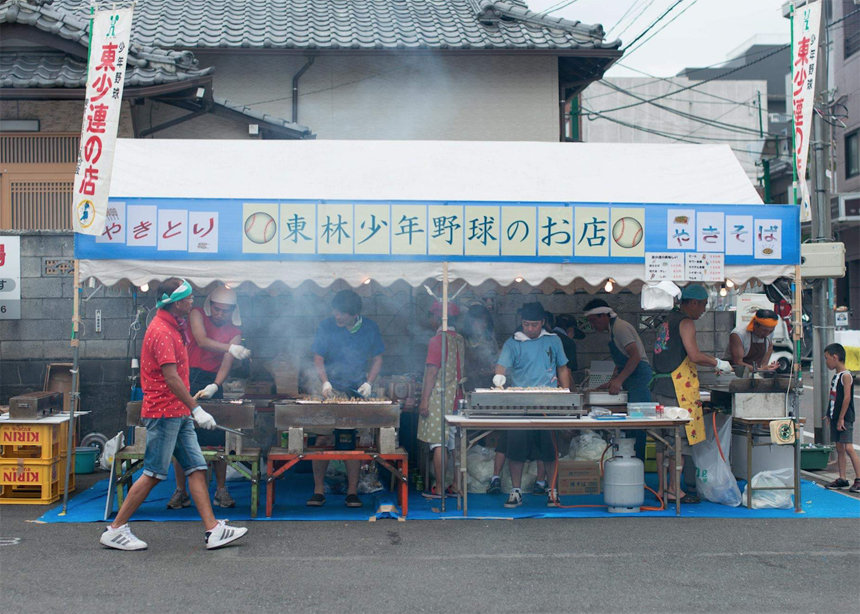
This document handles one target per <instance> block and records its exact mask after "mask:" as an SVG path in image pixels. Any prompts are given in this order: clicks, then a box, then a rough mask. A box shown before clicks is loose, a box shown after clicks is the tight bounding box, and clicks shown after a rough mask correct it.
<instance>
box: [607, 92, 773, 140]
mask: <svg viewBox="0 0 860 614" xmlns="http://www.w3.org/2000/svg"><path fill="white" fill-rule="evenodd" d="M604 84H605V85H606V86H607V87H610V88H613V89H616V90H617V91H619V92H621V93H623V94H626V95H628V96H630V97H632V98H636V99H637V100H643V101H645V102H649V103H651V104H652V105H653V106H655V107H657V108H658V109H663V110H664V111H667V112H669V113H672V114H674V115H678V116H680V117H684V118H685V119H690V120H693V121H699V122H702V123H706V124H710V125H711V126H713V127H715V128H720V129H723V130H727V131H729V132H740V133H754V134H759V132H760V131H759V130H758V129H757V128H747V127H746V126H738V125H736V124H729V123H726V122H721V121H717V120H714V119H711V118H707V117H702V116H700V115H694V114H693V113H688V112H686V111H681V110H679V109H673V108H672V107H667V106H665V105H662V104H657V103H655V102H653V100H657V99H660V98H664V96H662V97H661V96H658V97H657V98H653V99H651V100H646V99H644V98H642V97H640V96H638V95H636V94H633V93H632V92H628V91H627V90H625V89H624V88H621V87H618V86H617V85H615V84H614V83H610V82H608V81H607V82H604ZM633 106H638V105H636V104H634V105H628V106H627V108H630V107H633ZM756 108H757V107H756ZM610 110H612V111H614V110H618V108H616V109H610ZM607 112H608V111H607V110H605V109H601V110H600V113H601V114H605V113H607ZM765 134H766V135H767V136H773V137H780V136H783V135H779V134H775V133H771V132H767V133H765Z"/></svg>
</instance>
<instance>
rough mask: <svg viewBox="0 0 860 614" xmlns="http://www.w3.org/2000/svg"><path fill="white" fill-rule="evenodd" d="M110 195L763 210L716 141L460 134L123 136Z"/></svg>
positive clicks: (326, 278) (634, 275)
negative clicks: (538, 139) (508, 138)
mask: <svg viewBox="0 0 860 614" xmlns="http://www.w3.org/2000/svg"><path fill="white" fill-rule="evenodd" d="M111 196H112V198H237V199H329V200H336V199H344V200H411V201H421V200H430V201H445V200H458V201H470V200H472V201H494V200H498V201H505V202H512V201H530V202H534V201H544V202H546V201H556V202H558V201H560V202H572V201H574V202H589V203H614V204H617V203H646V204H647V203H655V204H665V203H684V204H736V205H750V204H755V205H760V204H762V202H761V199H760V198H759V196H758V194H757V193H756V191H755V188H754V187H753V186H752V184H750V181H749V179H748V178H747V176H746V174H745V173H744V171H743V169H742V168H741V166H740V164H739V163H738V161H737V159H736V158H735V156H734V154H733V153H732V151H731V149H730V148H729V147H728V146H726V145H682V144H675V145H644V144H643V145H631V144H603V143H600V144H597V143H595V144H590V143H579V144H571V143H533V142H526V143H522V142H466V141H463V142H459V141H235V140H228V141H224V140H156V139H149V140H147V139H140V140H130V139H120V140H119V141H118V145H117V150H116V158H115V162H114V171H113V182H112V185H111ZM80 264H81V275H82V278H83V279H86V278H88V277H95V278H97V279H98V280H100V281H101V282H102V283H105V284H114V283H116V282H118V281H120V280H123V279H126V280H129V281H131V282H132V283H134V284H135V285H142V284H144V283H148V282H150V281H153V280H160V279H165V278H167V277H170V276H174V275H175V276H179V277H184V278H186V279H188V280H189V281H191V282H192V283H194V284H195V285H197V286H207V285H209V284H210V283H212V282H214V281H223V282H227V283H230V282H233V283H240V282H243V281H250V282H253V283H254V284H255V285H257V286H259V287H262V288H266V287H269V286H270V285H272V284H275V283H276V282H280V283H283V284H285V285H286V286H288V287H297V286H299V285H301V284H302V283H304V282H306V281H308V280H312V281H314V282H315V283H317V284H318V285H319V286H321V287H328V286H330V285H331V284H332V283H334V282H335V281H337V280H342V281H344V282H346V283H348V284H349V285H351V286H358V285H360V284H361V283H362V282H364V281H365V280H367V279H368V278H371V279H373V280H374V281H375V282H377V283H379V284H381V285H383V286H388V285H391V284H392V283H394V282H396V281H399V280H402V281H406V282H407V283H409V284H411V285H413V286H417V285H419V284H421V283H423V282H425V281H426V280H428V279H439V278H440V277H441V269H442V266H441V263H439V262H384V261H383V262H368V261H341V262H331V261H328V262H323V261H309V262H301V263H297V262H277V261H259V260H248V261H218V260H206V261H194V260H81V263H80ZM792 270H793V266H792V265H745V266H727V267H726V275H727V277H729V278H730V279H732V280H733V281H735V282H736V283H744V282H746V281H749V280H752V279H757V280H759V281H762V282H765V283H768V282H771V281H773V280H774V279H776V278H777V277H781V276H785V275H789V274H791V272H792ZM643 273H644V267H643V266H642V265H636V264H622V265H619V264H580V263H574V264H553V263H506V262H502V263H499V262H452V263H451V264H450V269H449V277H450V279H451V280H452V281H453V280H456V279H461V280H463V281H465V282H467V283H469V284H470V285H472V286H479V285H481V284H484V283H487V282H490V281H495V282H496V283H498V284H500V285H502V286H507V285H509V284H511V283H512V282H513V281H514V280H515V279H516V278H518V277H521V278H523V280H524V282H525V283H527V284H529V285H531V286H534V287H537V286H539V285H541V284H543V283H544V282H546V281H547V280H553V281H554V282H555V283H556V284H558V286H560V287H562V288H565V289H567V290H572V289H574V288H586V289H592V288H596V287H598V286H600V285H602V283H603V282H604V281H605V280H606V279H607V278H609V277H612V278H613V279H615V280H616V282H617V283H618V284H619V285H620V286H623V287H631V288H634V289H635V288H638V287H639V286H641V283H642V282H641V279H640V278H641V276H642V274H643Z"/></svg>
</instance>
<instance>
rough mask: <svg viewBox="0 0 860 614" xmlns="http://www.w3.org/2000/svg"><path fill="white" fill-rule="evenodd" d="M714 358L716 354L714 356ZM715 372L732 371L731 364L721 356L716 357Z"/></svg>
mask: <svg viewBox="0 0 860 614" xmlns="http://www.w3.org/2000/svg"><path fill="white" fill-rule="evenodd" d="M714 358H716V356H715V357H714ZM714 369H716V371H717V373H732V372H733V371H732V365H731V364H730V363H729V361H727V360H723V359H722V358H717V366H716V367H714Z"/></svg>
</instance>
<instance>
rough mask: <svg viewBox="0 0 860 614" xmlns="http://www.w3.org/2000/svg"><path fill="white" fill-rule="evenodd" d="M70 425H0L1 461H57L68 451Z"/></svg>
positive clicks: (66, 423) (63, 423)
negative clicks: (21, 459)
mask: <svg viewBox="0 0 860 614" xmlns="http://www.w3.org/2000/svg"><path fill="white" fill-rule="evenodd" d="M68 438H69V423H68V422H62V423H60V424H35V423H30V424H17V423H12V424H0V460H2V459H19V458H23V459H30V460H46V461H50V460H55V459H57V458H59V457H60V456H61V455H64V454H66V452H67V451H68V445H69V444H68Z"/></svg>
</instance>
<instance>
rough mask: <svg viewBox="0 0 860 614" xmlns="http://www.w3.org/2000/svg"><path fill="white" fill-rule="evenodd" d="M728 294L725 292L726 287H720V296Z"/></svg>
mask: <svg viewBox="0 0 860 614" xmlns="http://www.w3.org/2000/svg"><path fill="white" fill-rule="evenodd" d="M728 293H729V291H728V290H726V287H725V286H723V287H721V288H720V296H725V295H727V294H728Z"/></svg>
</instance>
